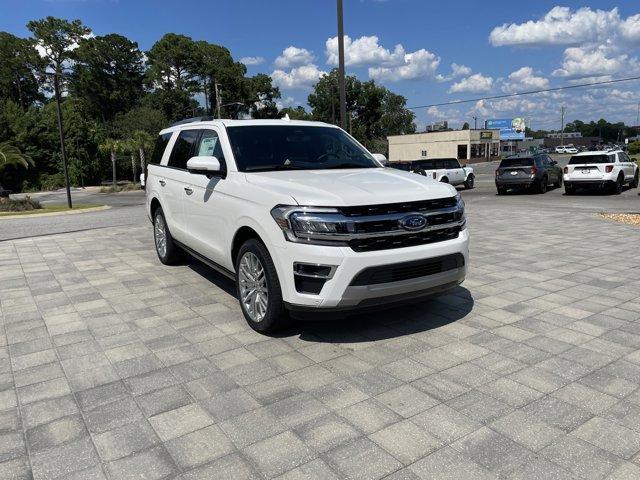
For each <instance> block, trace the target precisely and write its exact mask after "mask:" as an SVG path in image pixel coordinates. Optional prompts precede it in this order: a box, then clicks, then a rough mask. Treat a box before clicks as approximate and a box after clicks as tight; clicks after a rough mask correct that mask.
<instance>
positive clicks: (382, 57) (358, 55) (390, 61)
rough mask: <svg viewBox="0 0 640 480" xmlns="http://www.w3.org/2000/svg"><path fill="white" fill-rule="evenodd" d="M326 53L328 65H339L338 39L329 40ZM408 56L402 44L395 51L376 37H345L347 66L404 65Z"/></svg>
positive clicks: (326, 44)
mask: <svg viewBox="0 0 640 480" xmlns="http://www.w3.org/2000/svg"><path fill="white" fill-rule="evenodd" d="M325 47H326V50H325V53H326V55H327V64H328V65H337V64H338V37H337V36H336V37H332V38H329V39H327V41H326V43H325ZM405 54H406V52H405V49H404V47H403V46H402V45H401V44H398V45H396V46H395V48H394V49H393V51H391V50H389V49H387V48H384V47H383V46H382V45H380V44H379V43H378V37H377V36H375V35H371V36H368V37H367V36H363V37H360V38H356V39H355V40H353V39H351V37H350V36H349V35H345V36H344V63H345V65H346V66H353V67H359V66H364V65H397V64H399V63H402V61H403V59H404V55H405Z"/></svg>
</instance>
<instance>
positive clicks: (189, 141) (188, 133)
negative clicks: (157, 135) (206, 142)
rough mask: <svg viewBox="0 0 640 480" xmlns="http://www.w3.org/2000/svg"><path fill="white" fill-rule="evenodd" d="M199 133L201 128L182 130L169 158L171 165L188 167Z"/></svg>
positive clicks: (184, 168) (182, 167)
mask: <svg viewBox="0 0 640 480" xmlns="http://www.w3.org/2000/svg"><path fill="white" fill-rule="evenodd" d="M199 134H200V131H199V130H183V131H181V132H180V135H178V138H177V139H176V143H175V145H174V146H173V150H172V152H171V157H170V158H169V166H170V167H174V168H181V169H183V170H186V169H187V161H188V160H189V159H190V158H191V152H192V151H193V146H194V144H195V143H196V140H197V139H198V135H199Z"/></svg>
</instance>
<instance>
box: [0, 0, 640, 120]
mask: <svg viewBox="0 0 640 480" xmlns="http://www.w3.org/2000/svg"><path fill="white" fill-rule="evenodd" d="M344 3H345V34H346V35H348V36H349V39H347V73H348V74H355V75H357V76H358V77H359V78H361V79H364V80H366V79H369V78H373V79H375V80H376V81H378V82H381V83H383V84H384V85H386V86H387V87H389V88H390V89H391V90H393V91H395V92H397V93H400V94H402V95H404V96H405V97H406V98H407V100H408V105H409V106H415V105H424V104H431V103H438V102H443V101H449V100H455V99H467V98H477V97H482V96H489V95H497V94H502V93H509V92H519V91H525V90H532V89H537V88H544V87H547V86H550V87H555V86H561V85H568V84H572V83H582V82H588V81H594V80H595V81H597V80H602V79H609V78H621V77H627V76H638V75H640V59H639V57H640V2H638V1H637V0H633V1H631V0H619V1H615V2H610V1H604V0H599V1H593V0H592V1H587V2H585V1H582V2H574V1H564V2H561V3H558V2H557V1H546V0H535V1H530V2H514V1H492V2H478V1H475V0H458V1H455V2H436V1H428V0H344ZM0 11H2V15H0V30H7V31H9V32H11V33H14V34H16V35H21V36H27V35H28V31H27V30H26V27H25V24H26V22H27V21H28V20H31V19H35V18H41V17H44V16H47V15H53V16H59V17H64V18H69V19H72V18H79V19H81V20H82V21H83V22H84V23H85V24H86V25H87V26H89V27H90V28H91V29H93V31H94V33H95V34H96V35H102V34H106V33H111V32H116V33H120V34H122V35H125V36H127V37H129V38H130V39H132V40H135V41H137V42H138V44H139V46H140V48H141V49H143V50H147V49H149V48H150V47H151V46H152V45H153V43H154V41H156V40H157V39H158V38H160V37H161V36H162V35H163V34H164V33H166V32H176V33H183V34H186V35H189V36H191V37H192V38H194V39H197V40H200V39H203V40H207V41H210V42H213V43H219V44H222V45H224V46H226V47H227V48H229V49H230V50H231V52H232V54H233V55H234V57H235V58H236V59H240V58H244V59H245V60H246V61H247V62H249V63H253V64H252V65H249V67H248V68H249V72H250V73H257V72H265V73H269V74H271V75H272V76H273V78H274V80H275V81H276V82H277V83H278V85H279V86H280V87H281V90H282V97H283V98H282V99H281V102H282V103H283V104H284V105H296V104H302V105H304V104H305V103H306V97H307V95H308V93H309V91H310V86H311V85H312V84H313V83H314V81H315V80H316V79H317V78H318V76H319V75H320V74H321V73H322V72H324V71H328V70H330V69H331V68H332V67H333V66H334V65H333V63H332V61H333V59H334V58H335V54H334V53H335V45H336V42H335V38H334V37H335V36H336V21H335V2H334V1H333V0H297V1H293V0H269V1H265V0H208V1H206V0H181V1H179V2H175V1H164V0H155V1H150V0H135V1H134V0H119V1H118V0H0ZM331 38H333V41H330V39H331ZM328 41H329V42H328ZM639 101H640V82H639V81H636V82H627V83H620V84H617V85H615V86H611V87H606V88H605V87H600V88H592V89H575V90H572V91H569V92H563V93H554V94H540V95H535V96H528V97H520V98H517V99H508V100H502V101H493V102H492V101H486V102H478V103H470V104H464V105H458V106H452V107H438V108H431V109H419V110H416V116H417V122H418V124H419V127H423V126H424V125H425V124H427V123H431V122H433V121H438V120H449V121H450V123H452V124H453V126H454V127H457V126H459V125H460V124H461V123H462V122H464V121H469V122H470V123H472V120H471V117H472V116H474V115H476V116H477V117H478V118H479V121H481V120H482V119H485V118H501V117H509V116H524V117H525V118H527V119H528V120H529V122H530V123H531V125H532V126H533V128H559V125H558V124H559V109H560V105H562V104H564V105H565V106H566V109H567V117H568V119H569V120H573V119H574V118H580V119H583V120H591V119H595V120H597V119H598V118H601V117H605V118H607V119H608V120H611V121H625V122H626V123H631V124H635V122H636V113H637V105H638V102H639Z"/></svg>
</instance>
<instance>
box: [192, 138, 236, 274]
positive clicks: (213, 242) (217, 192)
mask: <svg viewBox="0 0 640 480" xmlns="http://www.w3.org/2000/svg"><path fill="white" fill-rule="evenodd" d="M204 155H206V156H214V157H216V158H217V159H218V161H219V162H220V166H221V168H222V170H221V172H220V174H216V175H211V174H209V175H205V174H203V173H196V172H192V173H190V174H189V190H190V191H189V192H188V195H187V201H186V202H185V208H186V219H187V224H188V228H189V236H190V238H191V241H192V242H193V249H194V250H196V251H197V252H198V253H200V254H201V255H204V256H205V257H207V258H208V259H210V260H212V261H214V262H216V263H218V264H221V265H224V266H227V265H225V262H226V261H227V260H228V257H229V252H228V251H227V250H225V249H224V248H223V244H224V239H223V238H222V233H223V232H226V231H227V229H228V226H227V225H226V224H225V222H226V219H227V217H228V215H229V212H228V211H226V209H225V204H226V200H227V197H226V195H224V194H223V193H221V189H222V188H223V187H224V183H225V179H224V178H223V177H224V176H225V174H226V162H225V159H224V153H223V151H222V148H221V145H220V138H219V136H218V132H217V131H216V130H215V129H213V128H207V129H205V130H202V135H201V136H200V139H199V141H198V144H197V146H196V148H195V149H194V154H193V156H194V157H195V156H204Z"/></svg>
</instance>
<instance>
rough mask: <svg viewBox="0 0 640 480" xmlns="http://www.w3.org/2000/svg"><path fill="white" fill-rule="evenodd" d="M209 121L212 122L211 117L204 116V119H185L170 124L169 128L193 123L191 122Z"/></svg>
mask: <svg viewBox="0 0 640 480" xmlns="http://www.w3.org/2000/svg"><path fill="white" fill-rule="evenodd" d="M209 120H213V117H210V116H204V117H193V118H185V119H184V120H180V121H179V122H175V123H172V124H171V126H172V127H175V126H177V125H184V124H186V123H193V122H208V121H209Z"/></svg>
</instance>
